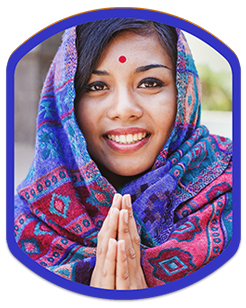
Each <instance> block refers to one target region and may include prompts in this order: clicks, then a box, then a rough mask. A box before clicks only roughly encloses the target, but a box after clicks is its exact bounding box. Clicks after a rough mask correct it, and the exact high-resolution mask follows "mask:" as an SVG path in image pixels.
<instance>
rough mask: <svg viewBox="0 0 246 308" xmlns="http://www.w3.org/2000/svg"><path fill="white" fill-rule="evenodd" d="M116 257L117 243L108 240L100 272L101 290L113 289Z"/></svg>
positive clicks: (111, 239) (113, 240)
mask: <svg viewBox="0 0 246 308" xmlns="http://www.w3.org/2000/svg"><path fill="white" fill-rule="evenodd" d="M116 256H117V242H116V240H115V239H113V238H110V239H109V243H108V251H107V254H106V258H105V262H104V266H103V270H102V279H101V288H104V289H115V283H116V279H115V275H116Z"/></svg>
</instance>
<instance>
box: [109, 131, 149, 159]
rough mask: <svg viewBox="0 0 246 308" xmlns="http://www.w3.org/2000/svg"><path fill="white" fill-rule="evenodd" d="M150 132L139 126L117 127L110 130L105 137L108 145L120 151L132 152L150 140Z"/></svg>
mask: <svg viewBox="0 0 246 308" xmlns="http://www.w3.org/2000/svg"><path fill="white" fill-rule="evenodd" d="M150 135H151V134H150V132H148V131H147V130H145V129H142V128H138V127H129V128H117V129H114V130H110V131H108V132H107V133H106V134H105V135H104V138H105V140H106V142H107V144H108V146H109V147H110V148H111V149H113V150H114V151H117V152H119V153H132V152H134V151H137V150H139V149H140V148H141V147H143V146H144V145H145V144H146V143H147V142H148V140H149V137H150Z"/></svg>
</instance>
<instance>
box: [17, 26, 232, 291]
mask: <svg viewBox="0 0 246 308" xmlns="http://www.w3.org/2000/svg"><path fill="white" fill-rule="evenodd" d="M177 33H178V43H177V53H178V54H177V68H176V86H177V92H178V100H177V116H176V119H175V124H174V128H173V130H172V132H171V135H170V137H169V139H168V141H167V143H166V144H165V145H164V147H163V149H162V150H161V152H160V154H159V155H158V157H157V159H156V162H155V164H154V166H153V170H151V171H150V172H148V173H147V174H145V175H144V176H142V177H140V178H138V179H137V180H135V181H133V182H131V183H128V184H127V185H126V186H125V187H123V188H122V189H121V190H120V192H121V193H130V194H131V197H132V202H133V210H134V216H135V219H136V224H137V228H138V232H139V234H140V237H141V254H142V258H141V264H142V267H143V271H144V274H145V278H146V281H147V284H148V286H149V287H153V286H157V285H160V284H163V283H168V282H171V281H174V280H176V279H180V278H182V277H184V276H186V275H188V274H191V273H192V272H194V271H195V270H197V269H199V268H201V267H203V266H204V265H205V264H207V263H208V262H210V261H212V260H213V259H214V258H215V257H216V256H218V255H219V254H220V253H221V252H222V251H223V250H224V249H226V247H227V246H228V245H229V243H230V239H231V234H232V161H231V157H232V148H231V147H232V146H231V142H230V141H229V140H228V139H226V138H223V137H219V136H213V135H210V134H209V132H208V130H207V128H206V127H203V126H200V123H199V121H200V103H201V99H200V96H201V94H200V83H199V78H198V75H197V71H196V68H195V64H194V61H193V58H192V55H191V52H190V49H189V47H188V45H187V42H186V40H185V37H184V35H183V33H182V32H181V31H180V30H178V29H177ZM75 42H76V29H75V27H74V28H71V29H68V30H67V31H65V33H64V36H63V42H62V44H61V46H60V48H59V50H58V52H57V54H56V56H55V58H54V60H53V62H52V64H51V67H50V70H49V72H48V74H47V77H46V80H45V83H44V86H43V89H42V93H41V98H40V104H39V113H38V117H37V135H36V145H35V157H34V160H33V163H32V166H31V168H30V170H29V173H28V175H27V177H26V179H25V180H24V181H23V182H22V183H21V184H20V185H19V187H18V194H17V195H16V197H15V217H16V220H15V227H14V230H15V236H16V242H17V243H18V245H19V247H20V248H21V249H22V250H23V251H24V252H25V253H26V254H28V255H29V256H30V257H31V258H32V259H33V260H35V261H36V262H37V263H38V264H40V265H41V266H43V267H45V268H47V269H49V270H50V271H52V272H54V273H56V274H57V275H60V276H62V277H64V278H66V279H70V280H73V281H76V282H79V283H83V284H89V282H90V277H91V273H92V271H93V268H94V265H95V255H96V245H97V234H98V232H99V230H100V228H101V226H102V224H103V221H104V219H105V217H106V216H107V213H108V210H109V208H110V206H111V203H112V199H113V196H114V194H115V193H116V190H115V188H114V187H113V186H112V185H111V184H110V183H109V182H108V181H107V180H106V179H105V178H104V177H103V176H102V175H101V173H100V171H99V169H98V168H97V166H96V164H95V162H94V161H93V160H92V159H91V158H90V156H89V153H88V151H87V148H86V141H85V138H84V136H83V135H82V133H81V131H80V129H79V127H78V124H77V122H76V118H75V115H74V99H75V90H74V76H75V73H76V68H77V51H76V44H75Z"/></svg>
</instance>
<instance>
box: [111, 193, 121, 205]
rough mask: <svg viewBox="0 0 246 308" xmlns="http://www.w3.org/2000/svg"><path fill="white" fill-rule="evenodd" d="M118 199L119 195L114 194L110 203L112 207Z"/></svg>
mask: <svg viewBox="0 0 246 308" xmlns="http://www.w3.org/2000/svg"><path fill="white" fill-rule="evenodd" d="M119 197H120V194H115V195H114V198H113V201H112V205H113V204H115V203H116V202H117V200H118V199H119Z"/></svg>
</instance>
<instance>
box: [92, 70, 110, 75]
mask: <svg viewBox="0 0 246 308" xmlns="http://www.w3.org/2000/svg"><path fill="white" fill-rule="evenodd" d="M92 74H93V75H99V76H105V75H109V73H108V72H107V71H100V70H94V71H93V72H92Z"/></svg>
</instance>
